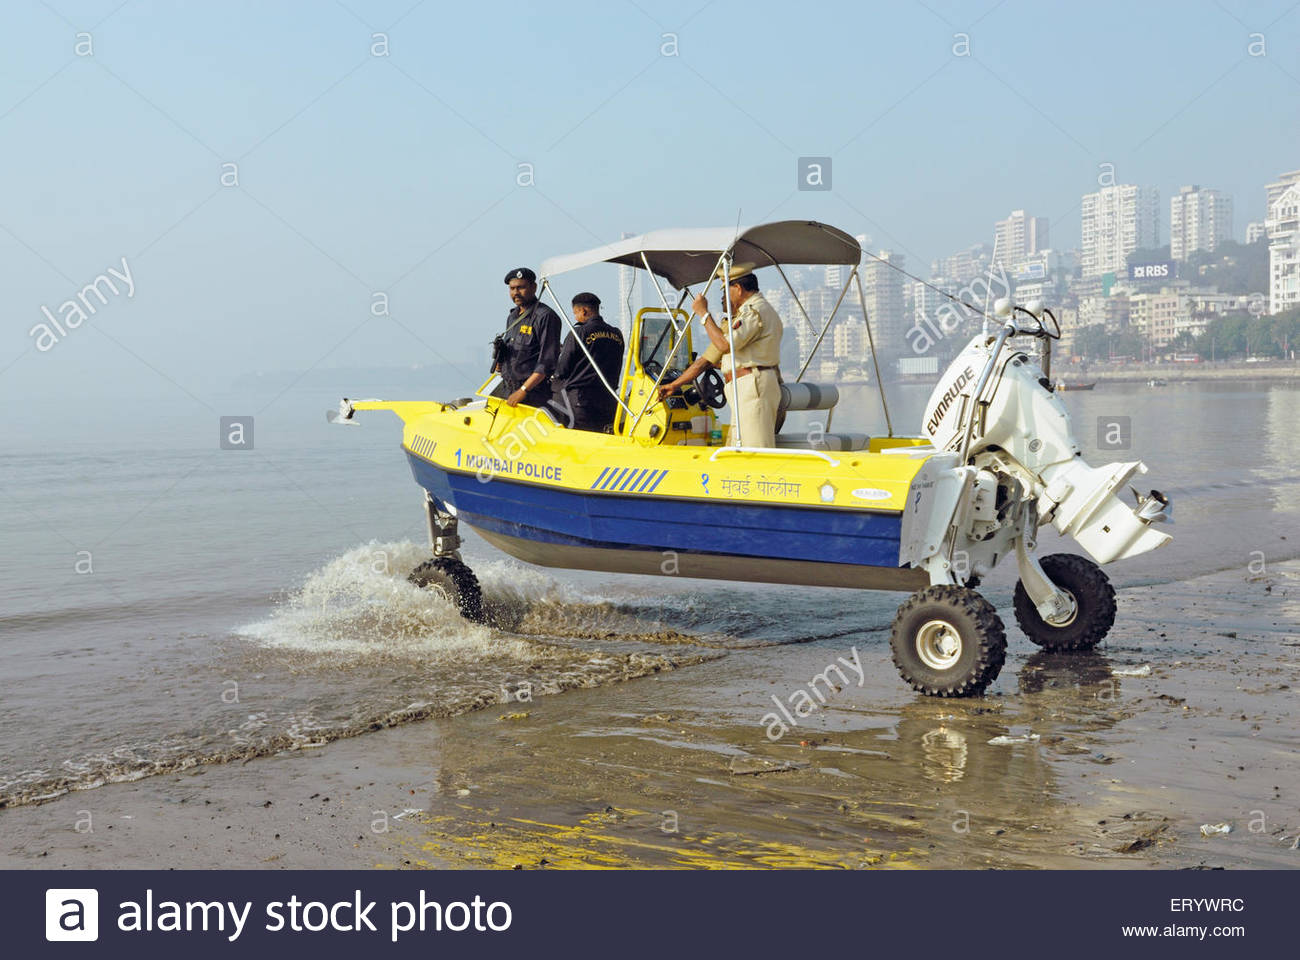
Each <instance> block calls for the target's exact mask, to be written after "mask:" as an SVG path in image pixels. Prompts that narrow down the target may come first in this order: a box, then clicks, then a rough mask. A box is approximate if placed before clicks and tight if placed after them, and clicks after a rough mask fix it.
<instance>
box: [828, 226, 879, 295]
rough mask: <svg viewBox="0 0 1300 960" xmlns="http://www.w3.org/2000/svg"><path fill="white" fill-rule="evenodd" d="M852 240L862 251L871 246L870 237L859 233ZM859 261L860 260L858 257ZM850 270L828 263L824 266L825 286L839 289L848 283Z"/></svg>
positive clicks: (847, 267) (850, 268)
mask: <svg viewBox="0 0 1300 960" xmlns="http://www.w3.org/2000/svg"><path fill="white" fill-rule="evenodd" d="M853 239H854V240H856V241H858V247H859V248H860V249H862V250H866V249H867V248H868V247H870V246H871V237H869V236H867V235H866V234H865V233H859V234H858V235H857V236H856V237H854V238H853ZM859 260H861V257H860V256H859ZM852 269H853V268H852V267H849V266H844V265H841V264H838V263H828V264H827V265H826V286H828V287H834V288H835V289H836V290H838V289H840V288H841V287H843V286H844V284H845V283H846V282H847V281H848V279H849V271H850V270H852Z"/></svg>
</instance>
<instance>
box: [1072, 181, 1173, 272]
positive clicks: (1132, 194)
mask: <svg viewBox="0 0 1300 960" xmlns="http://www.w3.org/2000/svg"><path fill="white" fill-rule="evenodd" d="M1158 203H1159V195H1158V193H1157V192H1156V190H1155V189H1154V188H1153V187H1139V186H1136V185H1134V184H1131V183H1124V184H1117V185H1115V186H1112V187H1102V188H1101V189H1100V190H1098V191H1097V192H1096V193H1087V194H1084V196H1083V211H1082V219H1083V275H1084V276H1085V277H1097V276H1101V275H1102V274H1103V273H1115V274H1119V273H1122V272H1123V271H1124V267H1125V264H1126V262H1127V259H1128V256H1129V254H1131V253H1132V252H1133V251H1134V250H1138V249H1145V248H1149V247H1155V246H1158V245H1159V243H1160V222H1159V220H1158V219H1157V217H1156V207H1157V204H1158Z"/></svg>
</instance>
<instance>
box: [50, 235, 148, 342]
mask: <svg viewBox="0 0 1300 960" xmlns="http://www.w3.org/2000/svg"><path fill="white" fill-rule="evenodd" d="M114 281H116V282H114ZM118 283H120V284H121V285H122V289H118ZM123 291H125V293H126V297H127V299H128V300H129V299H131V298H132V297H134V296H135V278H134V277H132V276H131V266H130V264H128V263H127V262H126V257H123V258H122V269H121V271H118V270H116V269H114V268H113V267H109V268H108V269H107V270H105V271H104V272H103V273H101V274H99V275H98V276H97V277H95V279H94V280H92V281H90V283H88V284H86V285H85V286H84V287H82V288H81V290H80V291H78V292H77V293H76V294H74V295H73V296H71V297H69V298H68V299H67V300H64V301H63V302H62V303H61V304H59V306H58V316H55V311H53V310H51V309H50V308H49V307H48V306H47V305H46V304H41V313H42V314H44V316H45V319H44V320H43V321H41V322H40V323H38V324H36V326H34V327H32V328H31V329H30V330H28V331H27V333H28V335H29V336H30V337H31V338H32V339H33V340H35V341H36V349H37V350H39V351H40V352H41V353H45V352H46V351H47V350H53V349H54V345H55V344H56V343H58V342H59V341H60V340H62V339H63V338H65V337H66V336H68V334H69V333H71V332H72V331H73V330H76V329H77V328H78V327H79V326H81V325H82V324H83V323H85V322H86V321H87V320H89V319H90V318H91V317H93V316H94V315H95V304H94V301H95V300H98V301H99V305H100V306H101V307H104V306H108V296H109V294H112V295H113V296H115V297H116V296H120V295H121V294H122V293H123Z"/></svg>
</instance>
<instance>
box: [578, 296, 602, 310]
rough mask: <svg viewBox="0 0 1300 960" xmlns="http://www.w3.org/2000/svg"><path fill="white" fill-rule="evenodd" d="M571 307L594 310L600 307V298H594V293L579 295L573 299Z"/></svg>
mask: <svg viewBox="0 0 1300 960" xmlns="http://www.w3.org/2000/svg"><path fill="white" fill-rule="evenodd" d="M573 305H574V306H575V307H595V308H599V307H600V297H598V296H596V295H595V294H594V293H580V294H578V295H577V296H576V297H574V298H573Z"/></svg>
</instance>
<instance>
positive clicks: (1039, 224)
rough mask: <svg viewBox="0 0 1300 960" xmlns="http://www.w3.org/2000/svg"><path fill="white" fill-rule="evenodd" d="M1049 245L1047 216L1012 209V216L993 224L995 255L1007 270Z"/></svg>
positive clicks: (1012, 268)
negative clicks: (1034, 215) (1027, 213)
mask: <svg viewBox="0 0 1300 960" xmlns="http://www.w3.org/2000/svg"><path fill="white" fill-rule="evenodd" d="M1048 245H1049V244H1048V240H1047V218H1046V217H1030V216H1026V215H1025V211H1023V210H1012V211H1011V216H1009V217H1007V218H1006V219H1005V220H999V221H998V222H997V223H995V224H994V225H993V250H994V254H993V255H994V257H995V258H996V260H997V262H998V263H999V264H1001V265H1002V266H1003V267H1005V268H1006V269H1007V270H1014V269H1015V267H1016V265H1017V264H1018V263H1020V261H1021V260H1023V259H1024V258H1025V257H1027V256H1029V255H1030V254H1034V253H1037V252H1038V251H1040V250H1045V249H1047V247H1048Z"/></svg>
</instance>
